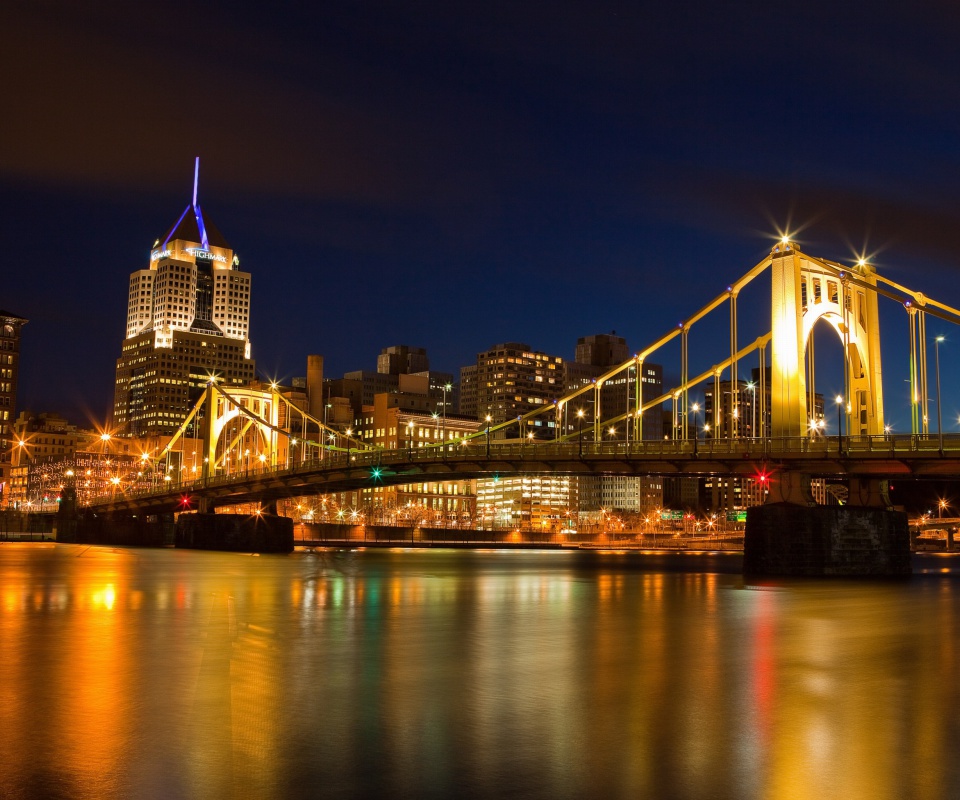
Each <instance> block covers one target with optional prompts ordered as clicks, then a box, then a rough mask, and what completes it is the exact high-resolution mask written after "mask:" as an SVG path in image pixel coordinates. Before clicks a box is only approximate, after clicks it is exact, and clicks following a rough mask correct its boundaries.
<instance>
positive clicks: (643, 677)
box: [0, 545, 960, 799]
mask: <svg viewBox="0 0 960 800" xmlns="http://www.w3.org/2000/svg"><path fill="white" fill-rule="evenodd" d="M956 563H957V562H953V561H936V562H935V563H933V564H932V566H930V565H929V564H928V563H927V562H924V563H922V564H920V565H919V568H920V570H927V569H929V570H930V571H929V572H928V573H924V574H920V575H917V576H916V577H915V578H914V579H913V580H912V581H910V582H907V583H844V582H838V581H823V582H818V581H805V582H781V583H779V584H769V585H763V586H753V585H748V586H744V585H743V582H742V580H741V579H740V578H739V577H738V575H737V570H738V567H739V564H738V563H737V562H736V560H735V559H733V560H731V558H730V557H729V556H715V555H705V556H699V557H683V556H681V557H676V556H675V557H663V556H656V555H649V556H637V555H623V556H616V555H613V556H611V555H607V556H601V555H597V554H573V553H499V552H442V551H441V552H421V551H398V552H384V551H362V552H316V553H314V552H298V553H295V554H294V555H292V556H290V557H263V558H252V557H249V556H243V555H230V554H215V553H188V552H177V551H166V550H163V551H156V550H111V549H108V548H90V547H80V546H53V545H22V546H18V545H2V546H0V655H2V669H3V679H2V681H0V731H2V732H3V735H2V736H0V786H2V787H3V789H4V796H5V797H6V796H11V797H71V798H109V797H158V798H159V797H163V798H177V797H198V798H217V797H258V798H259V797H263V798H270V797H315V796H356V797H360V796H369V797H373V796H385V797H403V796H407V797H446V796H450V795H452V794H456V795H460V796H466V797H483V796H499V795H504V794H510V795H512V796H520V797H601V796H610V797H620V796H636V797H657V798H661V797H662V798H672V797H677V798H688V797H689V798H727V797H729V798H805V797H816V798H818V799H819V798H831V797H844V798H860V797H863V798H867V797H869V798H880V799H882V798H904V797H911V798H939V797H949V796H960V781H958V776H960V771H958V767H957V766H956V762H955V760H954V759H953V758H952V755H953V750H954V749H955V748H954V742H955V738H956V732H957V719H960V715H958V711H960V702H958V697H957V689H956V683H957V681H956V680H955V678H954V675H955V673H956V671H957V666H958V663H957V659H958V649H957V644H956V642H957V635H958V633H960V631H958V623H957V620H958V615H957V608H958V599H960V594H958V584H957V579H956V571H955V568H954V566H953V565H954V564H956ZM943 568H947V569H950V570H951V572H950V573H948V574H947V575H946V576H943V575H942V573H941V572H940V570H941V569H943Z"/></svg>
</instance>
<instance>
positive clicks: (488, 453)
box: [486, 414, 493, 458]
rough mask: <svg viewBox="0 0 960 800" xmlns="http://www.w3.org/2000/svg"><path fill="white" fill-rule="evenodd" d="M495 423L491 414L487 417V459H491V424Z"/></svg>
mask: <svg viewBox="0 0 960 800" xmlns="http://www.w3.org/2000/svg"><path fill="white" fill-rule="evenodd" d="M492 421H493V417H491V416H490V415H489V414H487V416H486V423H487V458H490V423H491V422H492Z"/></svg>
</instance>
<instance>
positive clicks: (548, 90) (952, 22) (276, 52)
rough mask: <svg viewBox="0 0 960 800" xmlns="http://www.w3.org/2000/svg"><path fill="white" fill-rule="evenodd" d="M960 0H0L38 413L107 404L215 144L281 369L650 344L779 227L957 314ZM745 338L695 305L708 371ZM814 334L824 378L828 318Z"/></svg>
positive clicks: (3, 294) (8, 154)
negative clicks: (623, 342)
mask: <svg viewBox="0 0 960 800" xmlns="http://www.w3.org/2000/svg"><path fill="white" fill-rule="evenodd" d="M884 5H885V4H884ZM958 23H960V7H958V6H956V5H950V4H939V3H926V4H923V3H919V4H918V3H912V4H899V5H898V7H897V8H896V9H894V10H889V9H884V8H883V7H881V4H874V3H849V4H833V3H830V4H824V5H821V4H818V3H806V2H805V3H798V4H794V3H773V4H771V3H766V2H765V3H737V4H724V3H710V4H707V3H704V4H694V3H656V4H653V3H650V4H638V3H607V2H591V3H585V4H568V3H531V2H525V3H496V2H494V3H490V2H488V3H483V4H470V5H469V6H468V4H465V3H404V4H399V3H397V4H393V3H377V2H364V3H358V2H340V3H292V4H282V5H276V4H265V3H257V4H252V3H238V2H229V3H205V4H202V7H201V6H200V5H198V4H183V5H180V4H164V3H144V4H139V3H128V2H102V3H85V4H80V5H76V4H66V3H62V4H61V3H45V2H29V3H28V2H22V3H21V2H13V3H5V4H3V7H2V9H0V31H2V33H0V38H2V42H3V47H2V48H0V75H2V76H3V77H2V85H3V92H2V95H0V96H2V98H3V114H2V119H0V143H2V147H0V206H2V209H0V210H2V215H0V220H2V222H0V225H2V234H3V237H2V239H3V244H4V247H3V253H2V256H0V264H2V267H0V269H2V273H0V274H2V275H3V280H2V289H0V308H3V309H5V310H8V311H13V312H16V313H19V314H20V315H22V316H25V317H27V318H29V319H30V323H29V325H27V326H26V327H25V328H24V342H23V361H22V364H23V367H22V377H21V384H20V391H19V406H20V408H21V409H22V408H30V409H32V410H35V411H41V410H56V411H60V412H61V413H66V414H67V415H68V416H70V417H71V418H72V419H74V421H76V422H80V423H83V424H86V421H87V420H86V417H88V416H89V418H90V419H91V420H92V421H97V422H102V421H103V420H104V418H105V417H106V414H107V412H108V409H109V407H110V403H111V402H112V385H113V379H114V367H115V359H116V358H117V356H118V355H119V353H120V345H121V341H122V337H123V334H124V325H125V314H126V293H127V282H128V277H129V273H130V272H131V271H133V270H135V269H139V268H142V267H145V266H146V265H147V263H148V257H149V249H150V247H151V245H152V244H153V242H154V240H155V239H156V238H157V237H158V236H161V235H162V234H163V233H164V232H165V231H166V230H167V228H169V227H170V225H171V224H172V223H173V222H174V221H175V220H176V219H177V217H178V216H179V214H180V213H181V211H182V210H183V208H184V206H185V205H186V204H187V202H188V201H189V199H190V194H191V190H192V178H193V159H194V157H195V156H197V155H199V156H200V157H201V167H200V203H201V205H202V207H203V209H204V213H205V215H207V216H208V217H209V218H210V219H212V220H213V221H214V222H215V224H216V225H217V227H218V228H219V229H220V230H221V231H222V232H223V233H224V235H225V236H226V238H227V240H228V241H229V242H230V244H231V245H232V246H233V248H234V249H235V250H236V251H237V252H238V254H239V255H240V259H241V265H242V268H243V269H245V270H248V271H250V272H251V273H252V275H253V287H252V336H251V338H252V341H253V347H254V357H255V358H256V360H257V365H258V370H259V371H260V373H261V374H262V375H264V376H267V377H271V378H274V377H275V378H279V379H289V378H290V377H292V376H294V375H302V374H304V373H305V362H306V356H307V354H309V353H321V354H323V355H324V356H325V357H326V359H327V362H326V363H327V374H328V375H333V376H339V375H341V374H342V373H343V372H344V371H345V370H353V369H361V368H364V369H375V366H376V355H377V353H378V352H379V351H380V349H381V348H382V347H384V346H387V345H392V344H401V343H404V344H410V345H417V346H422V347H426V348H427V350H428V352H429V354H430V357H431V366H432V367H434V368H436V369H442V370H449V371H456V370H457V369H459V367H460V366H462V365H464V364H467V363H470V362H471V361H473V359H474V358H475V354H476V353H477V352H478V351H479V350H482V349H486V348H487V347H488V346H490V345H491V344H493V343H495V342H502V341H526V342H528V343H529V344H531V345H532V346H533V347H534V348H536V349H539V350H544V351H546V352H549V353H556V354H559V355H563V356H567V357H572V356H573V350H574V345H575V343H576V339H577V337H578V336H583V335H587V334H592V333H601V332H609V331H612V330H616V332H617V333H618V334H620V335H623V336H625V337H626V338H627V341H628V343H629V344H630V346H631V348H632V349H634V350H639V349H640V348H641V347H643V346H644V345H646V344H647V343H649V342H650V341H652V340H653V339H655V338H657V337H658V336H659V335H660V334H661V333H663V332H664V331H665V330H667V329H668V328H670V327H672V326H674V325H676V323H677V321H678V320H680V319H682V318H683V317H684V316H685V315H689V314H690V313H692V312H693V311H694V310H696V309H697V308H698V307H699V306H700V305H702V304H704V303H705V302H707V301H709V300H710V299H712V298H713V297H714V296H716V295H717V294H719V293H720V292H722V291H723V290H724V289H725V288H726V286H727V284H728V283H730V282H731V281H732V280H734V279H735V278H737V277H738V276H739V275H741V274H742V273H744V272H745V271H746V270H747V269H749V268H750V267H752V266H753V265H754V264H755V263H756V262H757V261H759V260H760V259H761V258H762V257H763V255H764V254H765V253H767V252H769V250H770V248H771V246H772V244H773V242H774V239H775V237H776V235H777V232H778V230H780V231H783V230H787V229H789V230H790V231H791V232H795V237H794V238H795V240H796V241H797V242H798V244H799V245H800V246H801V248H802V249H804V250H806V251H807V252H809V253H811V254H813V255H820V256H824V257H828V258H833V259H837V260H842V261H852V260H855V258H856V257H857V255H859V254H860V253H865V254H867V255H869V256H871V259H872V261H873V263H875V264H876V265H877V267H878V268H879V269H880V271H881V272H883V273H885V274H887V275H889V276H890V277H893V278H895V279H896V280H899V281H900V282H902V283H905V284H906V285H908V286H910V287H912V288H916V289H921V290H923V291H925V292H927V293H928V294H930V295H932V296H934V297H937V298H938V299H941V300H943V301H945V302H948V303H951V304H953V305H960V285H958V280H957V279H958V277H960V273H958V271H957V267H956V264H957V257H956V251H957V237H958V232H960V210H958V208H960V207H958V189H957V187H958V184H960V181H958V177H960V168H958V167H960V163H958V162H960V156H958V153H960V148H958V128H960V113H958V107H960V105H958V100H960V98H958V94H960V47H958V46H957V41H958V33H960V25H958ZM763 284H764V287H766V286H768V285H769V279H768V278H767V279H765V280H764V281H763ZM766 291H768V290H767V289H766V288H758V289H757V290H756V292H755V293H754V294H753V295H751V296H752V297H754V298H755V299H756V302H755V303H753V304H752V306H751V305H750V304H749V303H748V302H747V301H742V302H741V315H742V317H741V343H745V342H747V341H750V340H752V338H753V337H755V336H756V335H757V334H759V333H760V332H761V329H769V300H768V299H767V297H766V295H765V292H766ZM882 324H883V325H884V345H885V349H884V376H885V383H886V387H885V391H886V395H887V398H886V406H887V417H888V420H889V421H891V422H893V424H894V427H895V429H897V430H901V431H905V430H908V429H909V412H908V410H907V406H906V397H907V390H906V385H905V384H904V383H903V379H904V378H906V377H907V374H908V373H907V363H906V355H905V342H906V336H907V333H906V323H905V314H904V313H903V312H902V310H898V309H897V307H896V306H894V305H892V304H889V303H887V304H884V305H883V306H882ZM938 326H939V323H935V322H931V328H930V331H929V333H930V335H931V337H932V336H933V335H934V334H935V333H937V332H940V328H939V327H938ZM943 332H944V333H947V335H948V338H947V341H946V342H945V343H944V345H943V350H942V351H941V355H942V357H943V359H944V360H943V363H942V366H943V368H944V372H945V378H944V397H945V401H944V422H945V427H948V426H949V425H952V426H953V429H955V427H956V422H957V413H958V410H960V398H958V399H957V400H953V399H952V398H955V397H957V390H958V389H960V370H958V369H953V363H954V362H956V360H957V355H960V335H958V334H957V333H955V332H951V331H943ZM697 335H699V337H700V338H699V340H698V339H697V338H696V336H697ZM724 336H725V333H723V332H722V329H721V328H717V329H716V330H712V329H711V328H710V327H709V326H704V327H703V330H702V331H700V332H698V329H695V334H694V338H693V339H692V340H691V348H692V349H694V348H696V347H698V344H697V342H698V341H699V342H700V343H701V344H700V345H699V346H701V347H702V350H700V351H698V352H700V353H702V356H701V357H700V358H699V359H698V358H696V357H694V360H695V363H694V365H693V369H696V370H697V371H699V369H705V368H707V367H708V366H710V364H711V363H714V361H716V360H719V359H720V358H723V351H724V347H723V345H724ZM821 336H823V335H821ZM718 343H719V344H718ZM727 349H728V348H727ZM672 352H673V351H672ZM817 353H818V356H820V357H822V358H823V359H825V366H824V367H823V368H822V372H821V373H820V374H822V375H823V376H824V377H823V379H822V384H818V388H822V390H823V391H824V393H832V392H833V391H835V389H836V388H839V387H837V386H835V385H834V384H835V382H836V381H835V378H834V377H833V376H835V375H836V373H837V370H836V364H838V363H839V359H840V349H839V343H838V342H837V341H836V337H833V340H832V341H831V340H830V339H829V338H824V339H823V344H821V341H820V337H818V340H817ZM955 353H956V355H955ZM671 359H674V360H673V361H671ZM830 359H832V360H833V362H835V363H834V365H833V366H831V364H830ZM931 359H932V346H931ZM661 361H663V362H664V363H665V367H666V370H665V371H666V373H667V376H668V377H670V376H676V375H677V374H678V371H679V370H678V363H679V356H678V355H677V353H676V352H673V355H671V354H670V353H667V354H665V357H664V358H663V359H661ZM818 369H820V368H819V367H818ZM931 369H932V367H931ZM951 369H953V372H954V373H955V374H956V378H954V377H953V376H952V375H951V374H950V373H951ZM831 381H833V383H831ZM931 386H932V372H931ZM948 429H949V427H948Z"/></svg>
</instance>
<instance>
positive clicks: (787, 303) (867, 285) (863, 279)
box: [770, 243, 883, 437]
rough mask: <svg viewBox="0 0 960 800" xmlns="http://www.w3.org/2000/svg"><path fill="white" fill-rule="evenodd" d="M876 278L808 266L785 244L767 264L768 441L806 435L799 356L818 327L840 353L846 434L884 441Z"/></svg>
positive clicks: (860, 271)
mask: <svg viewBox="0 0 960 800" xmlns="http://www.w3.org/2000/svg"><path fill="white" fill-rule="evenodd" d="M876 283H877V281H876V272H875V270H874V269H873V268H872V267H870V266H869V265H867V264H862V265H858V266H856V267H844V266H842V265H840V264H835V263H833V262H829V261H823V260H821V259H815V258H810V257H808V256H806V255H805V254H804V253H801V252H800V251H799V250H797V249H796V248H795V247H793V245H791V244H789V243H786V244H782V245H780V246H778V247H777V248H775V250H774V253H773V260H772V263H771V284H772V287H771V334H772V342H771V348H770V349H771V360H772V363H771V370H770V373H771V375H770V417H771V433H772V435H773V436H774V437H795V436H803V435H805V434H806V433H807V429H808V425H809V422H808V420H809V411H810V410H809V409H808V408H807V401H808V395H807V380H806V372H805V369H804V356H805V354H806V351H807V347H808V346H809V342H810V336H811V333H812V331H813V328H814V326H815V325H816V323H817V322H818V321H819V320H821V319H823V320H824V321H825V322H827V323H829V324H830V325H831V327H833V329H834V330H835V331H836V333H837V335H838V336H839V337H840V340H841V342H842V345H843V357H844V384H845V391H844V405H845V406H846V408H845V410H846V419H847V422H846V431H847V432H848V433H849V434H853V435H863V436H874V435H880V434H882V433H883V386H882V381H881V363H880V322H879V316H878V303H877V293H876V290H875V288H874V287H876Z"/></svg>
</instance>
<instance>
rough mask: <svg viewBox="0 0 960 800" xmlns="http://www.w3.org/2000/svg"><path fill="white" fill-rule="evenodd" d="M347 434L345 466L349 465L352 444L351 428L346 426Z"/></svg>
mask: <svg viewBox="0 0 960 800" xmlns="http://www.w3.org/2000/svg"><path fill="white" fill-rule="evenodd" d="M345 433H346V434H347V466H349V465H350V445H352V444H353V440H352V439H351V438H350V437H351V436H353V428H347V430H346V431H345Z"/></svg>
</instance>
